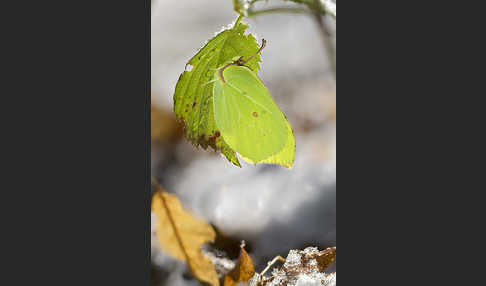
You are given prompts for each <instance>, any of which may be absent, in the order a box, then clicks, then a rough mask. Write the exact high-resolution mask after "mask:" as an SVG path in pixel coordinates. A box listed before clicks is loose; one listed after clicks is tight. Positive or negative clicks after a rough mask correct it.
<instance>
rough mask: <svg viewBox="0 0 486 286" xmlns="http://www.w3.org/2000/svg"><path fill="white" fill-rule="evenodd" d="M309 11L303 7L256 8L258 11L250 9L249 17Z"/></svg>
mask: <svg viewBox="0 0 486 286" xmlns="http://www.w3.org/2000/svg"><path fill="white" fill-rule="evenodd" d="M308 12H309V11H307V10H306V9H302V8H293V7H275V8H268V9H261V10H256V11H254V10H253V9H248V12H247V13H248V17H256V16H260V15H264V14H273V13H289V14H305V13H308Z"/></svg>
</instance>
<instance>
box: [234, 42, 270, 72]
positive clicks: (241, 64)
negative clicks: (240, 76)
mask: <svg viewBox="0 0 486 286" xmlns="http://www.w3.org/2000/svg"><path fill="white" fill-rule="evenodd" d="M266 45H267V41H266V40H265V39H262V45H261V46H260V48H259V49H258V51H257V52H256V53H255V54H254V55H253V56H251V57H250V58H248V59H247V60H246V61H244V62H242V60H243V59H242V58H239V59H238V65H240V66H243V65H245V64H246V63H247V62H249V61H251V60H252V59H253V58H254V57H255V56H256V55H258V54H259V53H261V51H262V50H263V49H264V48H265V46H266Z"/></svg>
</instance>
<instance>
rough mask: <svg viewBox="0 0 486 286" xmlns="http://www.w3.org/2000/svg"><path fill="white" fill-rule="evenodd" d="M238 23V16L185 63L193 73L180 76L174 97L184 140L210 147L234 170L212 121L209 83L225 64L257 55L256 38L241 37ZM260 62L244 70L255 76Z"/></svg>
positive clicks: (233, 156) (254, 61)
mask: <svg viewBox="0 0 486 286" xmlns="http://www.w3.org/2000/svg"><path fill="white" fill-rule="evenodd" d="M240 19H241V16H240V17H239V18H238V20H237V21H236V22H235V25H234V26H233V27H232V28H231V29H227V30H224V31H222V32H220V33H219V34H218V35H216V36H215V37H214V38H212V39H211V40H210V41H209V42H208V43H207V44H206V45H205V46H204V47H203V48H202V49H201V50H200V51H199V52H198V53H197V54H196V55H195V56H194V57H193V58H191V59H190V60H189V62H187V66H192V69H191V70H186V71H184V72H183V73H182V74H181V75H180V77H179V81H178V82H177V85H176V89H175V93H174V112H175V114H176V117H177V119H179V120H181V121H182V122H183V123H184V126H185V131H184V134H185V136H186V138H187V139H188V140H189V141H191V143H192V144H193V145H194V146H196V147H198V146H201V147H203V148H204V149H207V147H208V146H211V147H212V148H213V149H214V150H215V151H219V152H221V153H222V154H223V155H225V156H226V158H227V159H228V160H229V161H230V162H232V163H233V164H235V165H236V166H241V165H240V162H239V160H238V158H237V157H236V153H235V151H233V150H232V149H231V148H230V147H229V146H228V145H227V144H226V142H224V139H223V137H222V136H221V131H220V130H218V128H217V126H216V123H215V121H214V113H213V95H212V91H213V83H210V82H211V80H213V77H214V71H215V69H217V68H219V67H221V65H222V64H224V63H225V62H227V61H229V60H231V59H232V58H234V57H240V56H243V57H245V58H248V57H250V56H252V55H254V54H255V53H256V52H257V51H258V48H259V45H258V43H257V41H256V39H255V37H253V35H251V34H248V35H245V34H244V33H245V31H246V29H247V28H248V25H247V24H245V23H242V22H240V21H239V20H240ZM259 62H260V56H259V55H257V56H255V57H254V58H253V59H252V60H251V61H249V62H248V63H246V64H245V66H247V67H248V68H250V69H251V70H253V71H254V72H257V71H258V70H259V68H260V67H259ZM187 66H186V67H187Z"/></svg>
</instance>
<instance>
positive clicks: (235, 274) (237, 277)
mask: <svg viewBox="0 0 486 286" xmlns="http://www.w3.org/2000/svg"><path fill="white" fill-rule="evenodd" d="M254 274H255V266H254V265H253V260H251V257H250V256H249V255H248V253H247V252H246V250H245V248H244V247H241V250H240V257H239V258H238V263H237V264H236V266H235V268H233V270H231V271H230V272H229V273H228V274H227V275H226V276H225V277H224V286H236V285H237V284H238V283H239V282H247V281H248V280H250V279H251V278H252V277H253V275H254Z"/></svg>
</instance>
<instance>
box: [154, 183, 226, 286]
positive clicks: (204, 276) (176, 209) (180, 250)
mask: <svg viewBox="0 0 486 286" xmlns="http://www.w3.org/2000/svg"><path fill="white" fill-rule="evenodd" d="M152 211H153V212H154V213H155V215H156V216H157V229H156V234H157V238H158V240H159V241H160V245H161V247H162V249H163V250H164V251H166V252H167V253H169V254H170V255H171V256H173V257H175V258H177V259H179V260H182V261H185V262H186V263H187V264H188V265H189V268H190V270H191V272H192V273H193V274H194V276H195V277H196V278H197V279H199V280H200V281H204V282H207V283H209V284H211V285H212V286H219V279H218V275H217V273H216V270H215V268H214V266H213V264H212V263H211V260H209V259H208V258H206V257H205V256H204V255H203V254H202V252H201V245H203V244H205V243H207V242H209V241H213V240H214V239H215V237H216V233H215V231H214V230H213V228H212V227H211V226H210V225H209V224H207V223H206V222H204V221H201V220H198V219H196V218H194V217H193V216H192V215H191V214H190V213H189V212H187V211H185V210H184V209H183V208H182V206H181V203H180V202H179V200H178V199H177V196H175V195H173V194H168V193H166V192H163V191H162V189H161V188H159V189H158V191H157V192H156V193H155V195H154V196H153V198H152Z"/></svg>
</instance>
